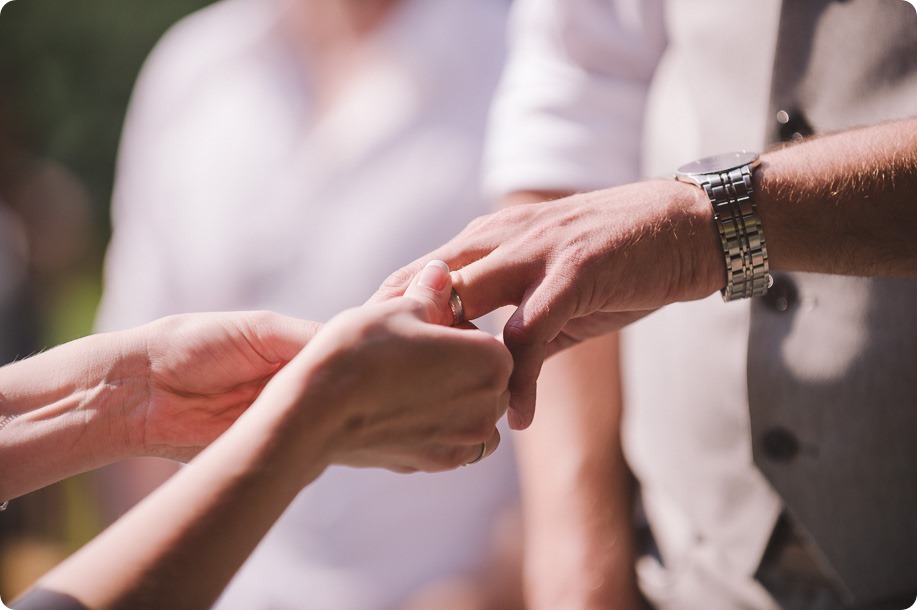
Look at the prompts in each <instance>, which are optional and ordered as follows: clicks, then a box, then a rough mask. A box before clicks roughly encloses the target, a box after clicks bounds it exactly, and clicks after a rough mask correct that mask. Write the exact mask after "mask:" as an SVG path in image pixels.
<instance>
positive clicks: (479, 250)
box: [368, 215, 500, 303]
mask: <svg viewBox="0 0 917 610" xmlns="http://www.w3.org/2000/svg"><path fill="white" fill-rule="evenodd" d="M491 216H493V215H489V216H481V217H478V218H475V219H474V220H472V221H471V222H470V223H468V226H466V227H465V229H463V230H462V232H461V233H459V234H458V235H456V236H455V237H453V238H452V239H451V240H449V242H448V243H446V244H445V245H443V246H440V247H439V248H437V249H436V250H434V251H432V252H430V253H428V254H425V255H424V256H421V257H420V258H418V259H416V260H414V261H413V262H411V263H408V264H407V265H405V266H404V267H402V268H401V269H398V270H397V271H395V272H394V273H392V274H391V275H389V276H388V277H387V278H386V279H385V281H384V282H382V285H381V286H380V287H379V289H378V290H376V292H375V294H373V296H371V297H370V298H369V301H368V302H369V303H377V302H379V301H387V300H389V299H393V298H395V297H400V296H402V295H403V294H404V292H405V290H407V288H408V286H410V285H411V281H412V280H413V279H414V277H415V276H416V275H417V274H418V273H420V271H421V270H422V269H423V268H424V267H425V266H426V265H427V263H429V262H430V261H432V260H441V261H443V262H445V263H446V264H447V265H449V268H450V269H459V268H461V267H464V266H465V265H468V264H469V263H472V262H474V261H476V260H478V259H480V258H482V257H484V256H487V255H488V254H490V253H491V252H493V251H494V250H495V249H496V248H497V247H498V246H499V245H500V242H499V239H496V238H495V237H494V236H493V235H491V231H489V230H488V229H487V227H488V219H489V218H491ZM482 229H483V230H482Z"/></svg>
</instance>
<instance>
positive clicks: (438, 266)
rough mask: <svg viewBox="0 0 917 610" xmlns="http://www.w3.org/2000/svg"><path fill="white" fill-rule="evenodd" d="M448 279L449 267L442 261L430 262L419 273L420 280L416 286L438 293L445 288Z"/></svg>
mask: <svg viewBox="0 0 917 610" xmlns="http://www.w3.org/2000/svg"><path fill="white" fill-rule="evenodd" d="M448 279H449V265H447V264H446V263H444V262H443V261H430V262H429V263H427V266H426V267H424V268H423V271H421V272H420V278H419V279H418V280H417V284H418V286H423V287H424V288H430V289H431V290H436V291H440V290H442V289H443V288H445V287H446V281H447V280H448Z"/></svg>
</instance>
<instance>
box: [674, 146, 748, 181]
mask: <svg viewBox="0 0 917 610" xmlns="http://www.w3.org/2000/svg"><path fill="white" fill-rule="evenodd" d="M757 162H758V153H756V152H748V151H746V150H743V151H740V152H734V153H726V154H723V155H714V156H712V157H706V158H704V159H699V160H697V161H692V162H691V163H688V164H687V165H682V166H681V167H679V168H678V172H677V173H678V174H679V175H692V174H694V175H696V174H718V173H722V172H728V171H729V170H731V169H735V168H737V167H742V166H743V165H752V166H754V165H757Z"/></svg>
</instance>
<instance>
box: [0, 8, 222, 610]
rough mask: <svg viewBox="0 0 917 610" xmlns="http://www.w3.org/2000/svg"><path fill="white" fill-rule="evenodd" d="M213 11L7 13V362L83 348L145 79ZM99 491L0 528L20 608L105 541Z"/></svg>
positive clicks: (2, 182) (0, 61) (21, 502)
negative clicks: (138, 82)
mask: <svg viewBox="0 0 917 610" xmlns="http://www.w3.org/2000/svg"><path fill="white" fill-rule="evenodd" d="M206 4H209V1H208V0H156V1H155V2H151V1H149V0H80V1H79V2H72V0H17V1H14V2H11V3H8V4H6V5H5V6H3V8H2V12H0V362H2V363H4V364H5V363H7V362H10V361H11V360H14V359H17V358H23V357H25V356H27V355H29V354H31V353H34V352H36V351H40V350H42V349H45V348H47V347H50V346H53V345H56V344H58V343H61V342H64V341H68V340H70V339H74V338H77V337H80V336H83V335H85V334H88V333H89V332H90V331H91V329H92V324H93V317H94V314H95V310H96V307H97V305H98V301H99V296H100V293H101V280H100V278H101V270H102V256H103V253H104V249H105V245H106V243H107V242H108V238H109V233H110V229H109V210H108V206H109V201H110V199H111V188H112V176H113V172H114V161H115V156H116V152H117V146H118V140H119V135H120V130H121V125H122V121H123V120H124V113H125V108H126V105H127V101H128V98H129V95H130V92H131V89H132V87H133V84H134V80H135V78H136V75H137V72H138V70H139V68H140V66H141V64H142V62H143V60H144V58H145V57H146V55H147V54H148V53H149V51H150V49H151V48H152V47H153V45H154V43H155V42H156V40H157V39H158V38H159V37H160V36H161V35H162V34H163V32H164V31H165V30H166V29H167V28H168V27H169V26H170V25H171V24H172V23H174V22H175V21H176V20H178V19H179V18H181V17H182V16H184V15H186V14H187V13H190V12H192V11H194V10H196V9H199V8H201V7H203V6H204V5H206ZM91 485H92V483H91V479H89V478H87V477H75V478H72V479H70V480H67V481H64V482H62V483H60V484H57V485H54V486H51V487H48V488H46V489H44V490H41V491H39V492H35V493H32V494H29V495H27V496H25V497H23V498H20V499H17V500H16V501H15V502H12V503H10V506H9V508H8V509H7V511H5V512H4V513H2V514H0V594H2V596H3V598H4V599H7V600H9V599H11V598H13V597H15V596H16V594H17V593H18V592H20V591H22V590H23V589H24V588H25V587H27V586H28V585H29V584H30V583H31V582H33V581H34V580H35V579H36V578H37V577H38V576H40V575H41V574H42V573H44V572H45V571H46V570H47V569H49V568H50V567H51V566H53V565H54V564H55V563H57V562H58V561H60V560H61V559H63V558H64V557H66V556H67V554H69V553H70V552H72V551H73V550H75V549H76V548H78V547H79V546H80V545H82V544H83V543H85V542H86V541H87V540H89V539H90V538H91V537H93V536H94V535H95V534H96V533H98V531H99V529H100V527H101V523H102V519H101V517H100V516H99V511H98V508H97V507H96V506H95V502H94V500H93V498H94V497H95V494H94V493H93V492H92V490H91V489H90V486H91Z"/></svg>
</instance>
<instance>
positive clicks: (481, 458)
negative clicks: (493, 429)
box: [465, 441, 487, 466]
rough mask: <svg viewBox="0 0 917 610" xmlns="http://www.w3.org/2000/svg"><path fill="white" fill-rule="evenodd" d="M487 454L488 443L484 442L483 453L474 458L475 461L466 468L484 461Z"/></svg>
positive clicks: (482, 444) (482, 445)
mask: <svg viewBox="0 0 917 610" xmlns="http://www.w3.org/2000/svg"><path fill="white" fill-rule="evenodd" d="M485 453H487V441H484V442H483V443H481V452H480V453H479V454H478V457H476V458H474V459H473V460H471V461H470V462H468V463H467V464H465V466H471V465H472V464H477V463H478V462H480V461H481V460H483V459H484V454H485Z"/></svg>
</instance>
